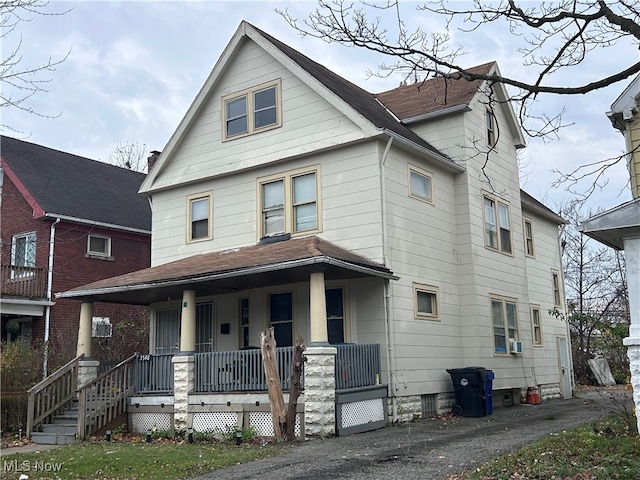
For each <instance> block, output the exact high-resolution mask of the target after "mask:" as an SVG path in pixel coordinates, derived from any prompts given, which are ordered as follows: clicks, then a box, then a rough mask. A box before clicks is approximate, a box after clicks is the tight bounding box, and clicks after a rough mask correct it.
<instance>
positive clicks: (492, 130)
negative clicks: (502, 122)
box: [484, 109, 498, 148]
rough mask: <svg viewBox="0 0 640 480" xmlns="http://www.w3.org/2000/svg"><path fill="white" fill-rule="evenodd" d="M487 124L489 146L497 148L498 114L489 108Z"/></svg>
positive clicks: (485, 116)
mask: <svg viewBox="0 0 640 480" xmlns="http://www.w3.org/2000/svg"><path fill="white" fill-rule="evenodd" d="M484 118H485V126H486V129H487V147H489V148H495V147H496V145H497V143H498V132H497V122H496V116H495V115H494V113H493V111H492V110H490V109H487V110H486V111H485V115H484Z"/></svg>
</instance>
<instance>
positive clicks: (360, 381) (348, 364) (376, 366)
mask: <svg viewBox="0 0 640 480" xmlns="http://www.w3.org/2000/svg"><path fill="white" fill-rule="evenodd" d="M334 346H335V347H336V350H337V352H336V390H344V389H347V388H357V387H366V386H369V385H376V384H377V383H379V382H380V345H379V344H377V343H373V344H364V345H356V344H343V345H334Z"/></svg>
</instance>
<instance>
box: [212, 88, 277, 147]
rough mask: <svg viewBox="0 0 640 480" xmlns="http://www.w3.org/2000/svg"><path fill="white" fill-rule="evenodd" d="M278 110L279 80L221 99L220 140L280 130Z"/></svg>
mask: <svg viewBox="0 0 640 480" xmlns="http://www.w3.org/2000/svg"><path fill="white" fill-rule="evenodd" d="M280 110H281V108H280V80H275V81H273V82H269V83H265V84H262V85H258V86H256V87H252V88H249V89H247V90H244V91H242V92H238V93H233V94H231V95H227V96H225V97H223V99H222V111H223V125H224V128H223V139H224V140H229V139H232V138H236V137H242V136H244V135H251V134H253V133H258V132H262V131H264V130H270V129H272V128H276V127H279V126H280V125H282V121H281V113H280Z"/></svg>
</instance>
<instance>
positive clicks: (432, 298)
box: [413, 283, 440, 320]
mask: <svg viewBox="0 0 640 480" xmlns="http://www.w3.org/2000/svg"><path fill="white" fill-rule="evenodd" d="M438 297H439V289H438V287H434V286H432V285H423V284H420V283H414V284H413V311H414V316H415V318H426V319H429V320H433V319H437V318H438V317H439V315H440V313H439V306H438Z"/></svg>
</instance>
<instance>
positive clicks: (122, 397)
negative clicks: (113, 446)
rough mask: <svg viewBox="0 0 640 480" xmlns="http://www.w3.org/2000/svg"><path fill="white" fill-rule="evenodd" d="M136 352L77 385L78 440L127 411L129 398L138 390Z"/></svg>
mask: <svg viewBox="0 0 640 480" xmlns="http://www.w3.org/2000/svg"><path fill="white" fill-rule="evenodd" d="M137 356H138V354H137V353H134V354H133V355H131V356H130V357H129V358H127V359H126V360H123V361H122V362H120V363H119V364H117V365H116V366H115V367H113V368H111V369H110V370H108V371H106V372H105V373H103V374H102V375H100V376H99V377H97V378H96V379H95V380H92V381H91V382H89V383H86V384H85V385H82V386H81V387H80V388H78V390H77V392H78V436H77V438H78V440H84V439H85V438H86V436H87V435H93V434H94V433H95V432H97V431H98V430H100V429H101V428H103V427H105V426H106V425H107V424H109V422H111V421H112V420H115V419H116V418H117V417H118V416H119V415H120V414H122V413H124V412H126V409H127V397H129V396H130V395H131V394H132V393H133V392H134V389H135V382H134V368H135V362H134V360H135V359H136V357H137Z"/></svg>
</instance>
